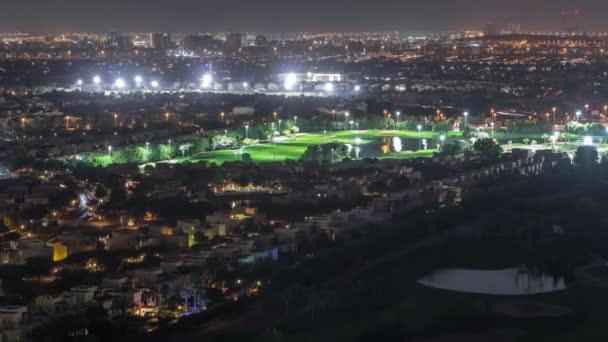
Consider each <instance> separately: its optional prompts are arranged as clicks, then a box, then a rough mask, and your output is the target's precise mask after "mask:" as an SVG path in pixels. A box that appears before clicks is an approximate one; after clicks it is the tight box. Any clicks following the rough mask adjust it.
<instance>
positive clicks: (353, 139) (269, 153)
mask: <svg viewBox="0 0 608 342" xmlns="http://www.w3.org/2000/svg"><path fill="white" fill-rule="evenodd" d="M441 135H445V136H446V139H447V140H453V139H463V136H462V133H461V132H432V131H422V132H420V133H419V132H418V131H408V130H378V129H375V130H360V131H358V130H347V131H332V132H316V133H301V134H296V135H293V136H289V137H284V140H282V141H280V142H276V143H272V144H270V143H263V144H258V145H253V146H247V147H244V148H243V149H242V152H243V153H249V154H250V155H251V158H252V159H253V161H254V162H259V163H260V162H261V163H263V162H272V161H285V160H288V159H291V160H297V159H299V158H300V157H301V156H302V154H303V153H304V151H305V150H306V148H307V147H308V146H311V145H320V144H327V143H331V142H341V143H344V144H351V145H353V146H354V145H356V144H357V138H359V139H360V141H359V144H361V145H366V144H378V143H381V142H382V141H383V139H391V138H394V137H399V138H401V139H402V140H403V142H404V144H405V142H407V141H410V142H412V141H414V142H415V141H417V140H418V138H419V137H420V138H421V139H427V140H428V143H429V147H430V146H435V143H436V142H438V140H439V137H440V136H441ZM541 135H542V134H540V133H538V134H536V133H505V132H495V135H494V136H495V138H497V139H500V140H501V141H503V143H504V141H505V140H511V139H513V140H521V139H523V138H528V139H531V140H538V141H539V142H541V143H542V138H541ZM573 138H574V137H573ZM520 145H521V147H524V146H523V145H522V144H519V143H518V142H515V143H512V144H511V145H510V146H509V148H508V149H510V148H514V147H520ZM506 146H507V145H506V144H505V147H506ZM433 152H436V150H435V149H427V150H424V151H418V152H415V153H414V151H412V150H403V151H401V152H394V151H391V152H389V153H384V154H379V155H378V156H377V157H378V158H395V159H409V158H414V157H421V156H422V157H427V156H430V155H432V154H433ZM240 159H241V153H240V151H239V150H217V151H209V152H203V153H198V154H195V155H193V156H190V157H185V158H179V159H178V160H179V161H180V162H182V163H184V162H185V163H189V162H198V161H207V162H209V163H216V164H222V163H224V162H227V161H234V160H240Z"/></svg>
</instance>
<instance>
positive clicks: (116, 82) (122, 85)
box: [114, 78, 126, 89]
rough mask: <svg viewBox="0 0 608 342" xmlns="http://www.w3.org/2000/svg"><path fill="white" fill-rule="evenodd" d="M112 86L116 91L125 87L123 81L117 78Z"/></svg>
mask: <svg viewBox="0 0 608 342" xmlns="http://www.w3.org/2000/svg"><path fill="white" fill-rule="evenodd" d="M114 86H115V87H116V88H118V89H123V88H124V87H125V86H126V83H125V80H123V79H122V78H117V79H116V81H114Z"/></svg>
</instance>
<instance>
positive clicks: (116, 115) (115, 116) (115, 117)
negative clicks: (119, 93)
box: [114, 113, 118, 127]
mask: <svg viewBox="0 0 608 342" xmlns="http://www.w3.org/2000/svg"><path fill="white" fill-rule="evenodd" d="M117 118H118V114H116V113H114V127H116V126H117V125H116V119H117Z"/></svg>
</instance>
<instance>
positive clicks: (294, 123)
mask: <svg viewBox="0 0 608 342" xmlns="http://www.w3.org/2000/svg"><path fill="white" fill-rule="evenodd" d="M293 125H294V126H296V127H297V126H298V116H297V115H295V116H294V117H293Z"/></svg>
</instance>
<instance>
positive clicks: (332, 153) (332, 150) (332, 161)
mask: <svg viewBox="0 0 608 342" xmlns="http://www.w3.org/2000/svg"><path fill="white" fill-rule="evenodd" d="M331 163H332V164H333V163H334V148H333V147H332V148H331Z"/></svg>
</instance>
